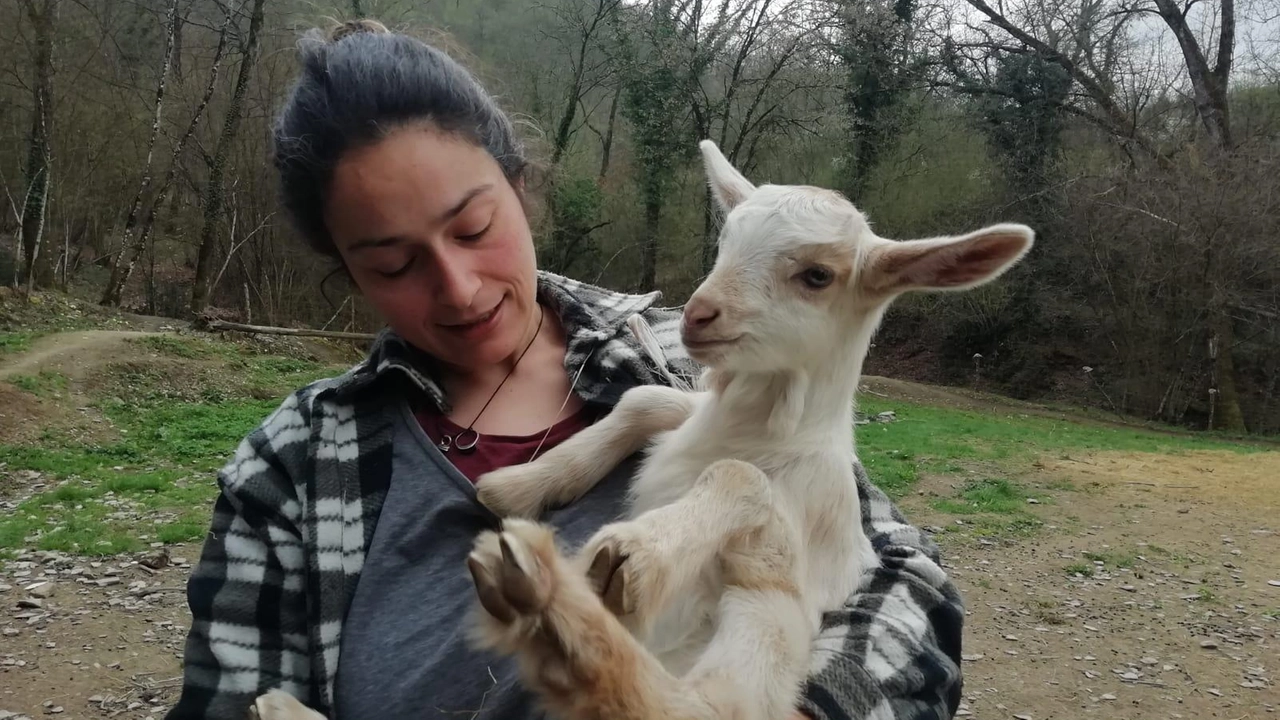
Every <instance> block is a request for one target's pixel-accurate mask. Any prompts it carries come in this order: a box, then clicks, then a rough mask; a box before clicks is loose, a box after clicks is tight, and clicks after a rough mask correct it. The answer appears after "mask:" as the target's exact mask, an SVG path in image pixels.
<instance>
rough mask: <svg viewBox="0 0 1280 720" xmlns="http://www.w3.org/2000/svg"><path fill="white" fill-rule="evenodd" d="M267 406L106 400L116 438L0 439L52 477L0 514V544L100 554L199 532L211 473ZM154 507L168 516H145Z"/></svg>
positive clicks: (19, 463) (16, 463) (17, 464)
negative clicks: (51, 484) (28, 442)
mask: <svg viewBox="0 0 1280 720" xmlns="http://www.w3.org/2000/svg"><path fill="white" fill-rule="evenodd" d="M275 406H276V403H275V402H274V401H261V400H239V401H227V402H221V403H212V404H199V403H165V402H160V403H147V404H144V405H136V404H126V403H123V402H115V403H111V404H108V405H106V406H105V407H104V410H106V412H107V416H108V417H109V418H110V419H111V421H112V422H113V424H114V425H116V427H117V429H118V431H119V432H120V434H121V438H122V439H121V440H119V441H118V442H115V443H111V444H107V445H92V446H80V445H68V446H64V447H39V448H37V447H24V446H7V447H6V446H0V456H3V457H4V458H5V462H6V465H7V468H8V469H13V470H35V471H37V472H40V473H42V474H44V475H46V476H48V477H51V478H53V479H55V480H57V481H59V484H58V486H57V487H56V488H55V489H53V490H50V491H47V492H44V493H41V494H39V495H37V496H35V497H32V498H30V499H29V500H27V501H25V502H23V503H22V504H20V505H19V506H18V507H17V508H16V509H15V510H14V512H13V513H11V514H10V515H8V516H6V517H4V518H0V549H16V548H20V547H23V546H25V545H28V544H33V545H34V546H35V547H36V548H38V549H41V550H61V551H65V552H75V553H81V554H86V555H107V554H112V553H117V552H122V551H129V550H139V549H142V548H143V547H145V546H146V543H147V542H151V541H160V542H181V541H187V540H194V539H197V538H199V537H201V536H202V535H203V533H204V532H205V531H206V529H207V523H208V509H209V507H210V502H211V501H212V499H213V497H214V495H215V493H216V485H215V482H214V473H215V472H216V470H217V469H218V468H219V467H220V466H221V465H222V464H223V463H225V462H226V460H227V459H228V458H229V457H230V455H231V453H232V452H233V451H234V450H235V447H236V444H237V443H239V441H240V439H241V438H242V437H244V435H245V434H246V433H247V432H249V431H250V430H252V429H253V428H254V427H255V426H256V425H257V424H258V423H260V422H261V421H262V419H263V418H264V417H266V415H267V414H268V413H270V412H271V410H272V409H274V408H275ZM156 516H161V517H166V518H168V519H165V520H164V521H163V522H161V523H160V524H159V525H153V524H151V523H150V521H149V520H148V518H153V517H156ZM139 518H141V521H142V522H141V524H139Z"/></svg>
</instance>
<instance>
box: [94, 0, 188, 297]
mask: <svg viewBox="0 0 1280 720" xmlns="http://www.w3.org/2000/svg"><path fill="white" fill-rule="evenodd" d="M168 25H169V27H168V30H169V32H168V34H167V36H166V38H167V39H166V40H165V45H164V59H163V60H161V61H160V77H159V79H158V80H156V104H155V111H154V112H153V113H152V117H151V137H150V138H149V139H148V140H147V157H146V160H145V161H143V165H142V181H141V182H139V183H138V192H137V193H135V194H134V196H133V204H132V205H130V206H129V215H128V216H127V217H126V218H125V221H124V230H123V231H122V232H121V235H120V250H119V251H118V252H117V253H116V257H115V258H114V260H113V261H112V263H111V279H110V280H108V281H107V290H106V292H105V293H104V294H103V296H102V300H103V304H104V305H113V306H114V305H119V304H120V295H121V293H122V291H123V290H124V282H123V280H124V278H125V272H126V270H125V263H124V262H123V260H124V258H125V255H126V254H127V253H128V252H129V251H130V249H131V248H132V246H133V242H132V241H133V234H134V228H135V227H136V226H137V224H138V212H139V210H141V209H142V199H143V197H145V196H146V194H147V190H148V189H150V188H151V158H152V156H153V155H154V154H155V149H156V138H157V137H158V136H159V135H160V120H161V119H162V118H163V117H164V91H165V81H166V80H168V78H169V68H170V66H171V65H172V64H173V53H174V41H175V35H176V33H177V28H178V0H172V2H171V3H170V5H169V17H168ZM128 269H129V270H130V271H131V270H132V269H133V268H132V267H130V268H128Z"/></svg>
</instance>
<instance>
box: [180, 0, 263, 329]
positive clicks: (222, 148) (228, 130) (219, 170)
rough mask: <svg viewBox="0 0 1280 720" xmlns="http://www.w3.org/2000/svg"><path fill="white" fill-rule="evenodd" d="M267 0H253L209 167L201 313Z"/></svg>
mask: <svg viewBox="0 0 1280 720" xmlns="http://www.w3.org/2000/svg"><path fill="white" fill-rule="evenodd" d="M264 3H265V0H254V2H253V16H252V18H251V19H250V21H249V41H248V44H247V46H246V47H245V49H244V59H243V60H241V61H240V73H239V75H238V76H237V77H236V86H235V90H234V91H233V92H232V95H231V104H230V105H229V106H228V107H227V115H226V119H225V120H224V121H223V124H222V134H221V135H220V136H219V138H218V147H217V150H215V151H214V155H213V162H212V164H211V166H210V168H209V186H208V188H207V190H206V191H205V199H204V227H203V229H202V230H201V232H200V253H199V255H198V257H197V260H196V277H195V282H194V284H193V287H192V291H191V305H190V308H189V309H190V312H191V314H192V315H198V314H199V313H200V311H202V310H204V308H205V306H206V305H207V304H208V303H209V291H210V281H211V280H212V279H213V272H214V259H213V254H214V250H215V249H216V248H217V247H218V245H219V243H218V221H219V220H220V218H221V216H222V204H223V193H224V188H223V186H222V177H223V175H224V174H225V173H226V167H227V157H228V156H229V155H230V154H231V144H232V143H233V142H234V141H235V137H236V131H237V130H238V128H239V126H240V114H241V110H242V109H243V106H244V95H245V92H246V91H247V90H248V88H249V79H250V77H251V76H252V74H253V65H254V61H255V59H256V57H257V51H258V43H259V37H258V36H259V34H260V33H261V30H262V16H263V12H262V6H263V4H264Z"/></svg>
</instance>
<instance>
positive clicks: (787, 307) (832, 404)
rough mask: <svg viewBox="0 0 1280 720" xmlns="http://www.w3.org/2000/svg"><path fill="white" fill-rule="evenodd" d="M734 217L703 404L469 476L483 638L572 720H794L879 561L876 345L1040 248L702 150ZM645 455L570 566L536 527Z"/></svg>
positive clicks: (669, 397)
mask: <svg viewBox="0 0 1280 720" xmlns="http://www.w3.org/2000/svg"><path fill="white" fill-rule="evenodd" d="M700 147H701V150H702V154H703V159H704V162H705V165H706V170H707V174H708V177H709V182H710V186H711V189H712V191H713V194H714V196H715V197H716V199H717V201H718V203H719V204H720V206H721V207H722V208H723V209H724V210H725V211H727V213H728V214H727V217H726V218H725V225H724V228H723V230H722V233H721V235H720V252H719V256H718V258H717V260H716V264H715V267H714V268H713V270H712V272H711V274H710V275H709V276H708V277H707V279H706V280H705V282H703V283H702V285H701V286H699V287H698V289H697V291H696V292H695V293H694V294H693V296H692V297H691V298H690V299H689V302H688V303H687V304H686V306H685V309H684V319H683V327H682V340H683V342H684V344H685V347H686V348H687V349H688V351H689V354H690V355H691V356H692V357H693V358H694V359H696V360H698V361H700V362H702V363H703V364H705V365H706V366H708V368H709V370H708V373H707V375H706V381H707V385H708V387H709V390H708V391H706V392H702V393H687V392H683V391H680V390H675V389H671V388H664V387H657V386H645V387H639V388H635V389H633V390H631V391H629V392H627V393H626V394H625V395H624V397H623V398H622V400H621V401H620V402H619V404H618V406H617V407H616V408H615V409H614V411H613V412H612V413H610V414H609V415H608V416H607V417H606V418H605V419H603V420H602V421H601V422H599V423H597V424H596V425H594V426H592V427H590V428H588V429H586V430H583V431H582V432H580V433H578V434H577V435H576V436H574V437H573V438H571V439H569V440H568V441H566V442H564V443H563V444H561V445H559V446H558V447H556V448H554V449H552V450H550V451H549V452H548V453H547V454H546V455H545V456H543V457H542V458H540V459H539V460H536V461H534V462H532V463H529V464H525V465H519V466H514V467H510V468H505V469H502V470H498V471H496V472H493V473H489V474H487V475H485V476H482V477H481V478H480V479H479V481H478V483H477V487H478V491H479V497H480V500H481V502H483V503H485V504H486V505H487V506H489V507H490V508H492V509H493V510H494V511H495V512H498V513H499V514H500V515H503V516H505V517H506V518H507V519H506V520H504V527H503V531H502V532H500V533H492V532H487V533H484V534H482V536H481V537H480V538H478V540H477V542H476V547H475V550H474V552H473V553H472V555H471V557H470V558H469V559H468V567H469V568H470V571H471V574H472V576H473V579H474V581H475V583H476V589H477V592H478V595H479V599H480V603H481V606H482V607H483V610H482V611H480V612H478V613H477V623H478V625H477V627H478V632H477V635H476V636H477V639H478V642H479V643H480V644H481V645H483V646H486V647H490V648H494V649H496V650H498V651H500V652H503V653H508V654H512V655H515V656H516V657H517V659H518V663H519V666H520V668H521V676H522V679H523V681H524V682H525V684H526V686H527V687H529V688H530V689H532V690H533V691H534V692H536V693H537V694H538V695H539V696H540V697H541V699H542V700H543V702H544V703H545V705H546V706H547V708H548V709H549V710H550V711H551V712H552V713H553V714H555V715H557V716H559V717H561V718H564V719H565V720H586V719H588V718H619V719H622V718H633V719H635V720H654V719H657V718H690V719H693V718H761V719H762V720H774V719H780V718H784V717H786V716H787V715H789V714H790V713H791V712H793V711H794V708H795V707H796V705H797V702H798V693H799V688H800V684H801V682H802V681H803V679H804V676H805V673H806V671H807V668H808V659H809V653H810V646H811V642H812V639H813V637H814V635H815V634H816V632H817V630H818V629H819V622H820V618H821V616H822V613H823V612H824V611H829V610H834V609H836V608H838V607H839V606H840V605H841V604H842V602H843V601H844V600H845V599H846V598H847V597H848V595H849V594H850V593H851V592H852V591H853V590H854V589H855V587H856V585H857V582H858V579H859V577H860V576H861V574H862V573H864V572H866V571H867V570H868V569H870V568H871V567H873V566H874V565H875V564H876V555H875V553H874V552H873V550H872V548H871V545H870V542H869V540H868V538H867V537H866V536H865V534H864V533H863V531H862V523H861V515H860V508H859V501H858V494H857V486H856V483H855V480H854V475H853V468H852V461H853V459H854V455H853V447H852V443H851V433H852V428H853V417H852V413H853V407H854V403H853V400H854V393H855V390H856V388H857V385H858V381H859V378H860V375H861V370H862V363H863V359H864V357H865V355H866V352H867V348H868V346H869V343H870V339H871V335H872V333H873V331H874V330H875V328H876V326H877V325H878V324H879V322H880V320H881V318H882V316H883V314H884V311H885V309H886V308H887V307H888V305H889V304H890V302H891V301H892V300H893V299H894V298H895V297H897V296H898V295H900V294H901V293H903V292H905V291H909V290H958V289H965V288H971V287H974V286H977V285H980V284H982V283H984V282H987V281H989V280H991V279H993V278H995V277H997V276H998V275H1000V274H1001V273H1003V272H1004V271H1005V270H1007V269H1008V268H1009V267H1011V266H1012V265H1013V264H1014V263H1016V262H1017V261H1018V260H1019V259H1020V258H1022V256H1023V255H1024V254H1025V253H1026V252H1027V251H1028V250H1029V249H1030V247H1031V245H1032V242H1033V237H1034V236H1033V233H1032V231H1031V229H1030V228H1027V227H1025V226H1023V225H1012V224H1001V225H994V226H990V227H987V228H984V229H982V230H979V231H976V232H973V233H970V234H967V235H963V236H959V237H944V238H934V239H927V240H915V241H906V242H895V241H891V240H886V239H884V238H881V237H878V236H877V235H876V234H875V233H874V232H872V230H871V228H870V227H869V226H868V224H867V221H866V220H865V219H864V217H863V216H862V214H861V213H859V212H858V210H857V209H855V208H854V206H853V205H852V204H851V203H850V202H848V201H847V200H846V199H844V198H843V197H842V196H840V195H839V194H837V193H835V192H831V191H829V190H823V189H820V188H814V187H806V186H781V185H763V186H761V187H759V188H756V187H754V186H753V185H752V184H751V183H750V182H749V181H748V180H747V179H746V178H744V177H743V176H742V175H741V174H740V173H738V172H737V171H736V170H735V169H734V168H733V166H732V165H731V164H730V163H729V162H728V160H726V159H725V158H724V156H723V155H721V154H720V152H719V150H718V149H717V148H716V146H715V145H714V144H713V143H711V142H710V141H704V142H702V143H701V146H700ZM646 444H650V448H649V452H648V456H647V458H646V460H645V463H644V466H643V467H642V469H641V470H640V472H639V474H638V477H637V478H636V480H635V481H634V484H633V485H632V488H631V492H630V498H629V499H630V515H629V519H627V520H623V521H620V522H615V523H613V524H610V525H607V526H605V527H604V528H602V529H601V530H600V531H599V532H598V533H597V534H596V535H595V536H594V537H593V538H592V539H590V540H589V541H588V542H587V543H586V544H585V545H584V546H583V548H582V549H581V550H580V551H579V552H578V553H576V554H575V555H574V556H573V557H569V558H566V557H564V556H562V555H561V553H560V552H559V550H558V549H557V547H556V545H555V541H554V535H553V531H552V530H551V528H550V527H548V526H546V525H543V524H540V523H536V522H533V521H532V520H528V519H520V518H521V517H524V518H535V517H537V516H538V513H539V512H540V511H541V510H542V509H543V508H545V507H547V506H549V505H552V504H558V503H564V502H568V501H571V500H573V499H574V498H576V497H578V496H580V495H581V494H582V493H584V492H585V491H587V490H588V489H590V487H591V486H592V485H593V484H595V483H596V482H598V481H599V480H600V479H601V478H602V477H603V476H604V475H605V474H606V473H607V472H608V471H609V470H611V469H612V468H613V467H614V466H616V465H617V463H619V462H620V461H621V460H623V459H624V458H625V457H627V456H628V455H630V454H631V453H634V452H636V451H639V450H641V449H642V448H644V446H645V445H646Z"/></svg>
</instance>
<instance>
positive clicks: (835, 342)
mask: <svg viewBox="0 0 1280 720" xmlns="http://www.w3.org/2000/svg"><path fill="white" fill-rule="evenodd" d="M700 147H701V150H702V156H703V161H704V164H705V166H706V171H707V178H708V181H709V183H710V186H711V191H712V195H713V196H714V197H715V199H716V202H717V204H718V205H719V206H720V208H721V209H722V210H723V211H724V212H725V213H726V217H725V221H724V226H723V228H722V229H721V232H720V238H719V255H718V256H717V257H716V262H715V266H714V267H713V268H712V270H711V274H710V275H708V276H707V278H706V280H704V281H703V283H702V284H701V285H700V286H699V287H698V289H697V290H696V291H695V292H694V293H693V295H692V297H690V298H689V301H688V303H687V304H686V305H685V309H684V322H683V325H682V328H681V337H682V339H683V341H684V343H685V346H686V347H687V348H688V350H689V353H690V355H691V356H693V357H694V358H695V359H697V360H698V361H700V362H702V363H704V364H707V365H709V366H712V367H720V368H722V369H726V370H735V371H746V372H755V371H765V372H768V371H776V370H786V369H793V368H798V367H810V366H812V365H813V364H815V363H817V364H819V365H821V364H826V363H829V362H831V361H832V360H834V361H836V362H838V363H842V364H843V362H844V361H846V360H847V359H848V358H844V357H838V356H837V357H833V356H832V354H833V353H840V352H846V351H849V350H850V349H851V348H850V342H857V341H859V340H860V341H861V342H862V343H863V345H862V346H861V347H856V348H852V350H853V351H854V352H858V353H865V352H866V349H867V348H866V345H865V344H866V343H867V342H868V341H869V340H870V337H871V333H872V332H873V331H874V330H875V326H876V325H877V324H878V323H879V321H880V318H881V316H882V315H883V313H884V310H885V308H887V307H888V306H889V304H890V303H891V302H892V301H893V299H894V298H896V297H897V296H899V295H901V294H902V293H904V292H908V291H911V290H925V291H928V290H964V289H968V288H972V287H976V286H978V285H981V284H983V283H986V282H988V281H990V280H992V279H994V278H996V277H998V276H999V275H1000V274H1002V273H1003V272H1004V271H1006V270H1008V269H1009V268H1010V267H1011V266H1013V265H1014V264H1015V263H1016V262H1018V260H1020V259H1021V258H1022V257H1023V255H1025V254H1026V252H1027V251H1028V250H1029V249H1030V248H1031V245H1032V242H1033V239H1034V233H1033V232H1032V230H1031V229H1030V228H1028V227H1026V226H1025V225H1014V224H1001V225H992V226H989V227H986V228H983V229H981V230H977V231H974V232H971V233H968V234H966V235H958V236H950V237H938V238H930V239H925V240H908V241H895V240H888V239H885V238H882V237H879V236H877V235H876V234H875V233H874V232H872V230H871V227H870V225H868V223H867V220H866V218H865V217H863V215H862V213H861V212H859V211H858V209H857V208H855V207H854V206H853V204H852V203H851V202H849V201H848V200H847V199H845V198H844V197H843V196H842V195H840V194H839V193H836V192H833V191H831V190H825V189H822V188H816V187H809V186H798V185H761V186H760V187H756V186H755V185H753V184H752V183H751V182H750V181H748V180H747V179H746V178H745V177H743V175H742V174H741V173H739V172H738V171H737V170H736V169H735V168H734V167H733V165H732V164H730V163H729V161H728V160H727V159H726V158H725V157H724V156H723V155H722V154H721V153H720V150H719V149H718V148H717V147H716V145H715V143H713V142H711V141H710V140H704V141H702V143H701V144H700Z"/></svg>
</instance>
